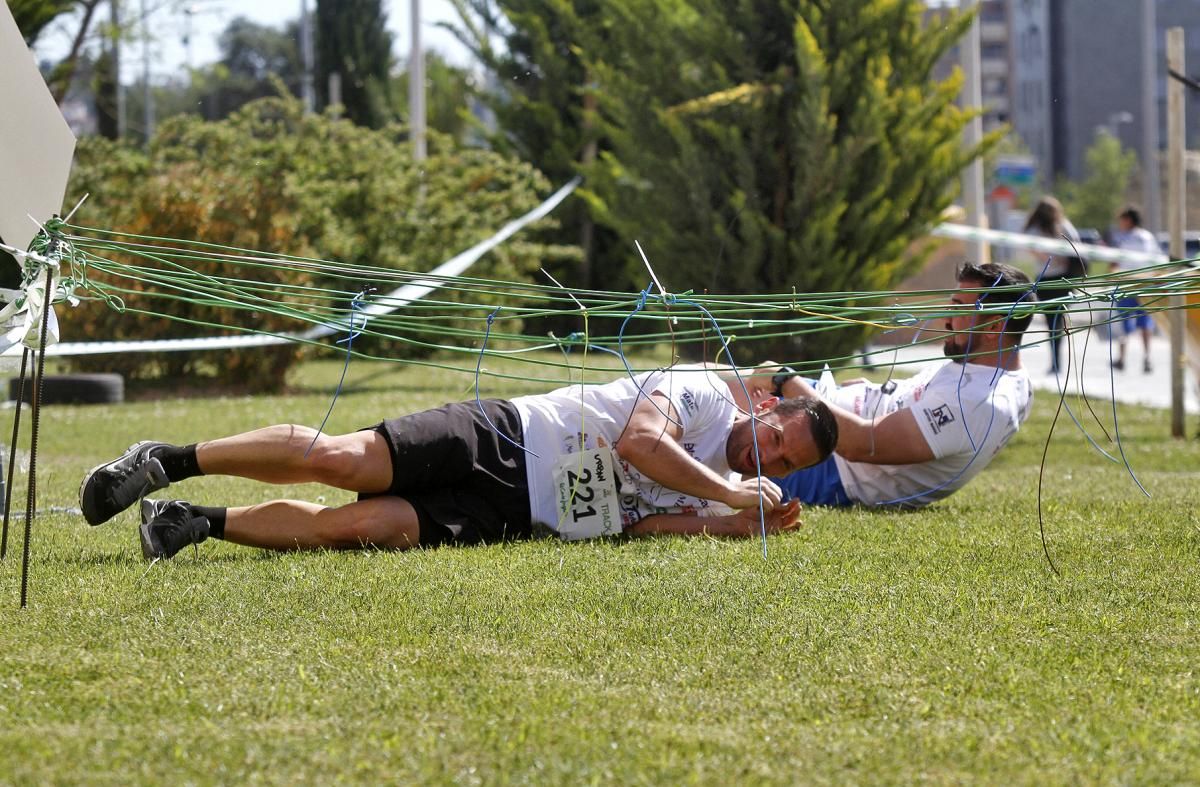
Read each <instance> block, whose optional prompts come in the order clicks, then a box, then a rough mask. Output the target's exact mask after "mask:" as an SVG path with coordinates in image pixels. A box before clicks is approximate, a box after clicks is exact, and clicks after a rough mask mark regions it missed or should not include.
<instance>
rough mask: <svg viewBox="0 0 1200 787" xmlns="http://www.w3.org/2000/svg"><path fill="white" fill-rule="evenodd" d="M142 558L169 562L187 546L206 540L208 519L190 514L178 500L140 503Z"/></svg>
mask: <svg viewBox="0 0 1200 787" xmlns="http://www.w3.org/2000/svg"><path fill="white" fill-rule="evenodd" d="M139 533H140V534H141V536H142V556H143V557H145V558H146V559H147V560H153V559H154V558H156V557H161V558H171V557H175V553H176V552H178V551H179V550H181V549H183V548H184V547H185V546H187V545H188V544H199V543H201V542H202V541H204V540H205V539H207V538H208V519H207V518H205V517H202V516H197V515H195V514H193V513H192V508H191V506H189V505H188V504H187V503H185V502H183V501H182V500H150V499H145V500H143V501H142V526H141V528H139Z"/></svg>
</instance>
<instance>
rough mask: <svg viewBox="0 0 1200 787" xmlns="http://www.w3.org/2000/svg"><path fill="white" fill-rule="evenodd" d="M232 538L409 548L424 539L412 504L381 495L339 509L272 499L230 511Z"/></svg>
mask: <svg viewBox="0 0 1200 787" xmlns="http://www.w3.org/2000/svg"><path fill="white" fill-rule="evenodd" d="M224 539H225V540H226V541H232V542H234V543H236V544H242V545H244V546H251V547H261V548H263V549H277V550H295V549H362V548H365V547H378V548H380V549H408V548H411V547H415V546H417V545H418V544H419V542H420V525H419V523H418V521H417V512H416V509H414V508H413V506H412V504H411V503H409V502H408V501H407V500H404V499H403V498H399V497H390V496H388V497H375V498H371V499H369V500H359V501H357V502H354V503H349V504H347V505H344V506H338V507H336V508H329V507H326V506H321V505H317V504H315V503H308V502H304V501H300V500H272V501H271V502H268V503H260V504H259V505H254V506H243V507H240V508H230V509H228V510H227V512H226V519H225V534H224Z"/></svg>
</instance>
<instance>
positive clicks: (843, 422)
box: [783, 377, 936, 465]
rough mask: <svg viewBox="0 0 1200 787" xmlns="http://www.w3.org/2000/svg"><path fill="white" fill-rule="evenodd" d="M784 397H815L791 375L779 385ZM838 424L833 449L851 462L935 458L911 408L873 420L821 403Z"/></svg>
mask: <svg viewBox="0 0 1200 787" xmlns="http://www.w3.org/2000/svg"><path fill="white" fill-rule="evenodd" d="M783 395H784V396H786V397H789V398H790V397H797V396H818V394H817V392H816V390H814V389H813V387H812V386H811V385H809V384H808V383H806V382H805V381H804V380H801V379H800V378H798V377H793V378H792V379H790V380H788V381H787V382H786V383H784V385H783ZM825 403H826V404H828V405H829V409H830V410H832V411H833V416H834V418H836V419H837V424H838V444H837V452H838V454H839V455H840V456H841V457H842V458H843V459H849V460H850V461H851V462H867V463H869V464H876V465H909V464H917V463H919V462H930V461H933V460H934V459H935V458H936V457H935V456H934V454H933V449H932V448H930V447H929V443H928V441H926V440H925V435H924V434H922V433H921V427H920V426H919V425H918V424H917V418H916V416H915V415H913V412H912V410H908V409H905V410H897V411H896V412H894V413H889V414H888V415H885V416H884V417H883V418H879V419H877V420H875V421H871V420H868V419H866V418H863V417H862V416H860V415H856V414H854V413H852V412H850V411H849V410H843V409H842V408H841V407H838V406H837V405H836V404H833V403H832V402H828V401H826V402H825Z"/></svg>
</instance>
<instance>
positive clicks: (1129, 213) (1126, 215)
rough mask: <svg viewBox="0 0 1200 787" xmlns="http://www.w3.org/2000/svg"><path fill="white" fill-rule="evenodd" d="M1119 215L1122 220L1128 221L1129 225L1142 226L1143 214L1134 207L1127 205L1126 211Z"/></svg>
mask: <svg viewBox="0 0 1200 787" xmlns="http://www.w3.org/2000/svg"><path fill="white" fill-rule="evenodd" d="M1117 215H1118V217H1120V218H1122V219H1128V220H1129V223H1130V224H1132V225H1133V226H1135V227H1140V226H1142V212H1141V211H1140V210H1138V209H1137V208H1135V207H1134V206H1132V205H1126V206H1125V209H1124V210H1122V211H1121V212H1120V213H1118V214H1117Z"/></svg>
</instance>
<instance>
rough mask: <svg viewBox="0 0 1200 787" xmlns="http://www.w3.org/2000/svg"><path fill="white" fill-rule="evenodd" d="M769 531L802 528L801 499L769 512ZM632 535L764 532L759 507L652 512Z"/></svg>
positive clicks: (724, 535) (746, 534)
mask: <svg viewBox="0 0 1200 787" xmlns="http://www.w3.org/2000/svg"><path fill="white" fill-rule="evenodd" d="M766 524H767V532H768V533H785V532H787V531H789V530H795V529H796V528H798V527H800V501H798V500H789V501H788V502H787V504H786V505H782V506H777V507H776V508H775V509H774V510H772V511H771V512H770V513H768V514H767V522H766ZM625 532H626V534H628V535H631V536H648V535H654V534H671V535H677V536H698V535H709V536H715V537H719V538H752V537H754V536H757V535H759V534H760V533H762V523H761V522H760V521H759V519H758V506H754V507H753V508H747V509H746V510H744V511H738V512H737V513H736V514H729V515H727V516H698V515H696V514H651V515H650V516H648V517H646V518H645V519H643V520H642V521H641V522H638V523H637V524H636V525H634V526H633V527H631V528H629V529H627V530H626V531H625Z"/></svg>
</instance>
